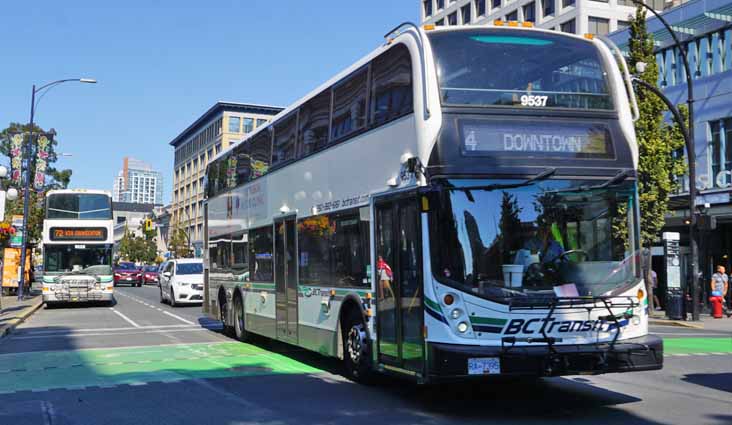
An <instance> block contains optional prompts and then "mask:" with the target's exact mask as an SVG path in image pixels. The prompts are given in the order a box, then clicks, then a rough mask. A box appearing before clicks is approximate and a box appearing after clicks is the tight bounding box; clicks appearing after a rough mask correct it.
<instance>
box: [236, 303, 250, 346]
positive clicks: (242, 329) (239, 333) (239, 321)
mask: <svg viewBox="0 0 732 425" xmlns="http://www.w3.org/2000/svg"><path fill="white" fill-rule="evenodd" d="M232 313H234V337H235V338H236V339H237V340H239V341H241V342H246V341H247V340H248V339H249V332H247V330H246V326H245V324H244V303H243V302H242V298H241V296H239V295H235V296H234V311H233V312H232Z"/></svg>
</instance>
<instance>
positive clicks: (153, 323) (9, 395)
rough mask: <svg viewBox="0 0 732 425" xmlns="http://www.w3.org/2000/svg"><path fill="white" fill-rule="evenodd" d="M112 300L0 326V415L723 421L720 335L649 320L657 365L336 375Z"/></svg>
mask: <svg viewBox="0 0 732 425" xmlns="http://www.w3.org/2000/svg"><path fill="white" fill-rule="evenodd" d="M117 301H118V302H117V304H116V305H115V306H113V307H107V306H92V307H86V306H72V307H64V308H54V309H43V310H40V311H38V312H37V313H36V314H35V315H34V316H33V317H32V318H31V319H30V320H29V321H28V322H26V323H25V324H24V325H22V326H21V327H20V328H18V329H17V330H16V332H15V333H14V334H12V335H11V336H10V337H8V338H4V339H2V340H0V424H13V425H21V424H33V425H36V424H38V425H41V424H42V425H49V424H115V425H116V424H135V425H137V424H155V425H163V424H196V425H201V424H227V425H230V424H255V423H256V424H282V425H287V424H293V425H294V424H297V425H307V424H349V425H355V424H369V425H371V424H373V423H374V422H379V423H384V424H415V423H421V424H461V425H464V424H485V423H491V424H533V423H562V424H593V425H594V424H623V425H630V424H649V425H650V424H711V425H722V424H725V425H729V424H730V423H732V337H730V335H729V334H727V333H726V332H722V331H714V332H711V331H697V330H690V329H682V328H670V327H658V328H654V329H653V330H652V331H653V332H655V333H659V334H662V336H664V337H665V338H667V340H666V344H667V347H668V353H669V356H668V357H667V358H666V363H665V367H664V369H663V370H661V371H655V372H644V373H631V374H614V375H602V376H593V377H567V378H552V379H543V380H540V381H539V382H535V383H527V382H512V381H492V382H482V383H470V384H460V385H454V384H453V385H440V386H430V387H416V386H413V385H411V384H408V383H405V382H401V381H398V380H394V379H383V380H381V381H380V382H379V383H378V384H376V385H374V386H369V387H367V386H362V385H358V384H353V383H351V382H349V381H347V380H345V379H344V378H342V377H341V376H340V375H339V365H338V362H336V361H334V360H332V359H325V358H323V357H320V356H318V355H316V354H312V353H308V352H304V351H302V350H299V349H295V348H293V347H290V346H287V345H283V344H279V343H273V342H270V341H265V340H256V341H254V342H253V344H241V343H237V342H235V341H233V340H231V339H229V338H227V337H226V336H224V335H222V334H221V333H220V329H219V326H218V324H217V323H212V322H211V321H209V320H206V319H203V318H202V316H201V314H200V306H191V307H178V308H175V309H174V308H171V307H170V306H168V305H163V304H160V303H159V301H158V290H157V288H156V287H143V288H126V287H123V288H118V290H117Z"/></svg>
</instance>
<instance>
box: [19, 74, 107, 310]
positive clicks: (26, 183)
mask: <svg viewBox="0 0 732 425" xmlns="http://www.w3.org/2000/svg"><path fill="white" fill-rule="evenodd" d="M71 81H76V82H79V83H87V84H94V83H96V82H97V80H93V79H91V78H67V79H64V80H57V81H52V82H50V83H48V84H44V85H42V86H41V87H38V88H36V85H35V84H33V91H32V92H31V109H30V135H29V137H28V141H27V142H26V143H25V148H24V149H23V150H24V153H23V162H24V163H25V175H24V177H23V179H24V180H23V234H22V235H21V241H22V242H21V245H20V280H19V281H18V300H22V299H23V286H24V285H25V262H26V255H25V251H26V247H27V244H28V210H29V208H28V206H29V205H28V204H29V203H30V176H31V154H32V153H33V118H34V117H35V113H36V94H38V93H40V92H41V91H43V90H50V89H51V88H53V87H55V86H57V85H59V84H62V83H67V82H71Z"/></svg>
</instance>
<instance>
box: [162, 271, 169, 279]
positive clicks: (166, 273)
mask: <svg viewBox="0 0 732 425" xmlns="http://www.w3.org/2000/svg"><path fill="white" fill-rule="evenodd" d="M163 276H165V277H168V278H169V277H170V276H171V274H170V272H163Z"/></svg>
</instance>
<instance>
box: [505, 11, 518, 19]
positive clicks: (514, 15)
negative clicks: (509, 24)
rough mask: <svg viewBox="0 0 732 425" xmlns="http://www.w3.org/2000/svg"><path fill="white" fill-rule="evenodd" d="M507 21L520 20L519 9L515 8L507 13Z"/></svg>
mask: <svg viewBox="0 0 732 425" xmlns="http://www.w3.org/2000/svg"><path fill="white" fill-rule="evenodd" d="M505 20H506V21H518V10H514V11H513V12H511V13H509V14H508V15H506V19H505Z"/></svg>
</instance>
